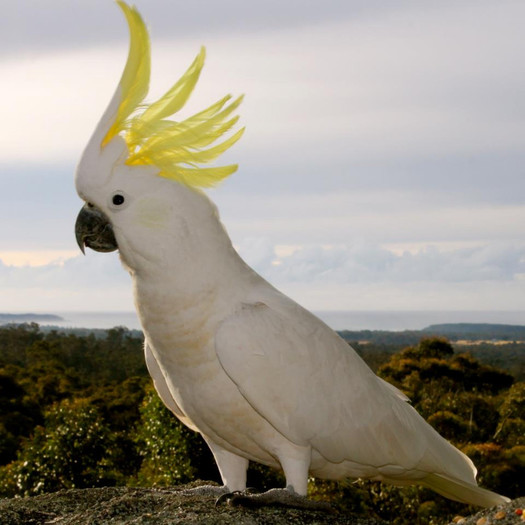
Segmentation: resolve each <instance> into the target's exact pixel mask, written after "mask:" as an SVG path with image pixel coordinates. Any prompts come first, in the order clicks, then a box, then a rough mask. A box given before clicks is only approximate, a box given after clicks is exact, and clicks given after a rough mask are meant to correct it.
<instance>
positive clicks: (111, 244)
mask: <svg viewBox="0 0 525 525" xmlns="http://www.w3.org/2000/svg"><path fill="white" fill-rule="evenodd" d="M75 237H76V238H77V243H78V246H79V248H80V250H81V251H82V253H85V251H84V246H87V247H88V248H91V249H92V250H95V251H97V252H113V251H115V250H116V249H117V248H118V244H117V241H116V239H115V234H114V233H113V226H111V223H110V222H109V219H108V218H107V217H106V215H105V214H104V213H102V212H101V211H100V210H99V209H97V208H95V207H94V206H93V205H91V204H85V205H84V206H83V207H82V209H81V210H80V213H79V214H78V217H77V220H76V223H75Z"/></svg>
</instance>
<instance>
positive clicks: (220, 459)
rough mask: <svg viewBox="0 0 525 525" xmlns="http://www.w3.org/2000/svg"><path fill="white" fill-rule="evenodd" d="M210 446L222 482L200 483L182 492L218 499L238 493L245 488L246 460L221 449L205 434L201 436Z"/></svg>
mask: <svg viewBox="0 0 525 525" xmlns="http://www.w3.org/2000/svg"><path fill="white" fill-rule="evenodd" d="M202 437H203V438H204V440H205V441H206V443H207V444H208V446H209V447H210V449H211V451H212V453H213V457H214V458H215V462H216V463H217V467H218V468H219V472H220V474H221V479H222V482H223V486H222V487H217V486H215V485H201V486H200V487H195V488H193V489H187V490H185V491H184V492H185V493H188V494H200V495H203V496H216V497H218V498H219V499H220V498H221V497H222V496H224V495H228V494H233V493H238V492H241V491H244V490H245V489H246V471H247V470H248V460H247V459H246V458H243V457H241V456H237V455H236V454H233V453H231V452H228V451H227V450H225V449H223V448H222V447H220V446H219V445H217V444H216V443H214V442H213V441H211V440H210V439H209V438H208V437H207V436H204V435H203V436H202Z"/></svg>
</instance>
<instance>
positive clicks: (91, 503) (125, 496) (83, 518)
mask: <svg viewBox="0 0 525 525" xmlns="http://www.w3.org/2000/svg"><path fill="white" fill-rule="evenodd" d="M193 486H194V485H193V484H192V485H191V487H193ZM188 487H190V486H180V487H177V488H174V489H143V488H140V489H139V488H129V487H107V488H94V489H71V490H62V491H59V492H56V493H53V494H45V495H42V496H34V497H30V498H14V499H3V500H0V525H79V524H82V525H95V524H96V525H106V524H108V525H110V524H111V525H124V524H131V523H132V524H133V525H146V524H149V525H168V524H169V525H176V524H191V523H198V524H203V525H302V524H311V525H314V524H323V523H330V524H335V525H343V524H344V525H385V524H384V522H380V521H377V520H373V519H363V518H357V517H352V516H345V515H341V514H333V513H327V512H323V511H311V510H308V511H307V510H298V509H285V508H275V507H264V508H258V509H245V508H239V507H229V506H227V505H221V506H219V507H215V498H214V497H213V496H205V495H195V494H192V495H188V494H184V493H183V492H182V490H184V489H185V488H188Z"/></svg>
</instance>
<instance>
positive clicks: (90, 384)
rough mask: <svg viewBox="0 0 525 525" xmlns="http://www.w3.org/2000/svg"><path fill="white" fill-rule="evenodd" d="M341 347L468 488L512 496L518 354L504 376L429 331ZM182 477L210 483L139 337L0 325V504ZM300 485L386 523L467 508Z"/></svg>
mask: <svg viewBox="0 0 525 525" xmlns="http://www.w3.org/2000/svg"><path fill="white" fill-rule="evenodd" d="M352 346H354V347H356V350H357V351H358V352H359V353H360V354H361V355H362V357H363V358H364V359H365V360H366V361H367V362H368V363H369V364H370V366H371V367H372V368H373V369H374V370H375V371H376V373H378V374H379V375H380V376H381V377H383V378H384V379H386V380H388V381H389V382H391V383H393V384H394V385H396V386H397V387H398V388H400V389H401V390H402V391H403V392H405V393H406V394H407V395H408V397H409V398H410V399H411V402H412V404H413V405H414V407H415V408H416V409H417V410H418V411H419V412H420V413H421V414H422V415H423V416H424V417H425V418H426V419H427V421H428V422H429V423H430V424H431V425H433V426H434V427H435V428H436V429H437V430H438V431H439V432H440V433H441V434H442V435H443V436H444V437H446V438H447V439H449V440H450V441H451V442H453V443H454V444H455V445H456V446H457V447H458V448H460V449H461V450H462V451H463V452H465V453H466V454H467V455H468V456H469V457H471V458H472V460H473V461H474V463H475V464H476V466H477V467H478V470H479V473H478V481H479V483H480V484H481V485H482V486H484V487H486V488H490V489H492V490H495V491H497V492H500V493H502V494H505V495H506V496H509V497H511V498H515V497H518V496H522V495H523V493H520V489H521V492H523V488H522V487H523V482H522V480H523V479H525V419H524V414H525V383H524V382H523V375H522V372H523V349H521V350H520V349H518V348H514V349H511V348H509V349H510V350H511V351H512V352H514V354H516V356H518V357H517V358H516V359H515V360H514V361H513V363H514V364H516V363H517V365H516V367H515V370H516V371H517V372H518V374H514V373H513V369H512V367H513V366H514V364H513V365H512V366H511V367H507V369H503V368H502V367H500V366H495V365H494V359H495V356H496V353H494V352H493V351H486V352H485V354H483V353H481V354H480V355H477V356H476V355H474V354H473V353H472V352H464V350H465V348H463V347H462V346H457V345H454V346H453V345H452V344H451V342H449V340H447V339H445V338H443V337H438V336H427V337H423V338H420V339H419V340H417V341H416V342H413V341H412V342H411V343H410V344H408V345H406V346H402V347H401V348H399V346H401V345H400V343H399V342H396V343H394V344H393V345H392V344H390V345H389V344H387V343H386V342H382V343H378V342H376V343H370V342H368V343H366V342H365V343H363V341H356V342H355V343H352ZM478 346H479V345H478ZM489 346H490V345H489ZM507 346H508V345H506V346H505V349H504V350H500V354H501V353H502V352H505V351H506V350H507ZM468 349H469V350H470V347H469V348H468ZM520 359H521V361H520ZM496 362H497V363H499V362H502V363H503V364H505V362H506V361H505V359H504V358H501V357H500V358H499V361H498V359H496ZM520 367H521V368H520ZM195 479H203V480H213V481H217V482H219V480H220V479H219V476H218V471H217V469H216V467H215V463H214V461H213V458H212V456H211V453H210V452H209V451H208V449H207V446H206V445H205V444H204V442H203V441H202V439H201V438H200V437H199V436H198V435H197V434H196V433H194V432H192V431H190V430H188V429H186V428H185V427H183V426H182V425H181V424H180V423H179V422H178V421H177V420H176V418H175V417H174V416H172V415H171V413H170V412H169V411H168V410H166V409H165V408H164V406H163V405H162V402H161V401H160V400H159V398H158V397H157V395H156V393H155V391H154V389H153V387H152V382H151V380H150V378H149V376H148V373H147V370H146V367H145V364H144V357H143V350H142V336H141V334H140V333H137V332H136V331H128V330H126V329H125V328H114V329H111V330H107V331H104V332H103V333H100V331H99V332H97V333H96V334H95V333H82V334H78V333H74V332H61V331H57V330H50V331H43V330H41V329H40V327H39V326H38V325H37V324H34V323H33V324H23V325H7V326H2V327H0V497H14V496H25V495H36V494H42V493H47V492H53V491H56V490H60V489H65V488H82V487H99V486H117V485H127V486H173V485H177V484H180V483H186V482H188V481H192V480H195ZM282 483H283V480H282V478H281V475H280V473H278V472H275V471H272V470H270V469H267V468H264V467H261V466H256V465H253V466H251V467H250V472H249V485H250V486H254V487H256V488H258V489H265V488H270V487H272V486H280V485H282ZM309 491H310V496H311V497H313V498H317V499H325V500H328V501H330V502H331V503H332V505H333V506H334V507H336V508H338V509H340V510H342V511H349V512H352V513H353V514H354V515H355V514H362V515H363V516H376V517H378V518H382V519H385V520H386V521H388V522H390V523H395V524H404V523H436V524H438V523H446V522H447V521H448V520H449V519H450V518H451V517H452V516H454V515H457V514H463V515H466V514H470V513H472V511H473V510H474V509H470V508H468V507H466V506H465V505H461V504H459V503H455V502H451V501H449V500H446V499H445V498H442V497H441V496H439V495H437V494H435V493H433V492H431V491H429V490H426V489H422V488H420V487H417V486H413V487H404V488H397V487H392V486H388V485H384V484H380V483H377V482H367V481H361V480H359V481H352V480H349V481H345V482H339V483H336V482H327V481H322V480H311V482H310V488H309Z"/></svg>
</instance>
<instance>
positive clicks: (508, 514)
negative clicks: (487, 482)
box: [449, 497, 525, 525]
mask: <svg viewBox="0 0 525 525" xmlns="http://www.w3.org/2000/svg"><path fill="white" fill-rule="evenodd" d="M523 508H525V497H523V498H518V499H515V500H512V501H511V502H510V503H507V504H505V505H498V506H497V507H494V508H492V509H484V510H482V511H480V512H478V513H477V514H474V515H473V516H468V517H467V518H464V519H465V521H463V522H462V524H463V525H489V524H492V525H495V524H497V525H520V524H521V523H523V521H521V514H520V513H519V512H518V513H517V512H516V510H518V509H523ZM449 525H452V524H449Z"/></svg>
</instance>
